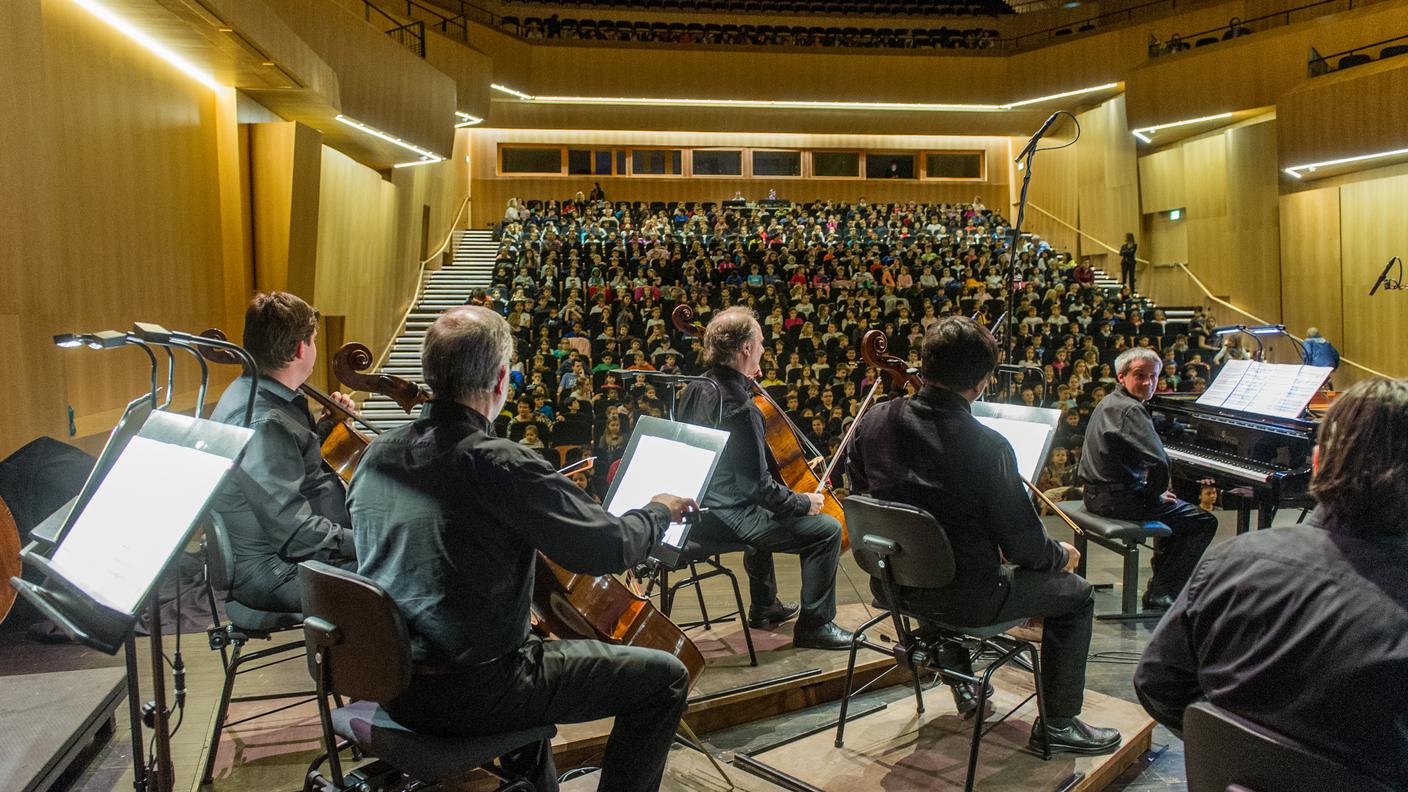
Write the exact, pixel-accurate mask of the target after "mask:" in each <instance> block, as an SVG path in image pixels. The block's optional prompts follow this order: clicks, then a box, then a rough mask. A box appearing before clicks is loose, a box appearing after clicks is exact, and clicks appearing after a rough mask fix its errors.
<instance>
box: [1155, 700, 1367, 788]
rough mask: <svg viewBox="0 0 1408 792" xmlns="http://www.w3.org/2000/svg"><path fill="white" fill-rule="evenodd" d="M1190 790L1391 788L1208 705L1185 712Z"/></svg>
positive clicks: (1198, 704) (1186, 757) (1192, 707)
mask: <svg viewBox="0 0 1408 792" xmlns="http://www.w3.org/2000/svg"><path fill="white" fill-rule="evenodd" d="M1183 743H1184V750H1185V753H1186V756H1185V759H1186V762H1187V766H1188V792H1299V791H1300V790H1306V789H1313V790H1315V792H1389V790H1390V789H1391V787H1389V786H1388V785H1387V784H1384V783H1382V782H1380V781H1378V780H1376V779H1373V778H1370V777H1369V776H1366V775H1364V774H1362V773H1360V772H1358V771H1356V770H1353V769H1350V768H1349V767H1346V766H1345V765H1343V764H1341V763H1340V762H1338V761H1336V760H1334V759H1331V758H1329V757H1326V756H1323V755H1321V754H1319V753H1317V752H1316V751H1314V750H1312V749H1310V748H1307V747H1306V746H1303V745H1300V744H1298V743H1296V742H1294V741H1292V740H1289V739H1287V738H1285V737H1283V736H1281V735H1279V734H1276V733H1275V732H1273V731H1271V730H1270V729H1266V728H1263V727H1261V726H1258V725H1256V724H1254V723H1251V722H1250V721H1247V720H1245V719H1244V718H1240V717H1238V716H1236V715H1233V714H1232V713H1230V712H1228V711H1226V710H1224V709H1221V708H1219V707H1217V706H1215V705H1213V704H1209V703H1207V702H1199V703H1197V704H1194V705H1192V706H1190V707H1189V708H1188V709H1187V710H1185V711H1184V714H1183Z"/></svg>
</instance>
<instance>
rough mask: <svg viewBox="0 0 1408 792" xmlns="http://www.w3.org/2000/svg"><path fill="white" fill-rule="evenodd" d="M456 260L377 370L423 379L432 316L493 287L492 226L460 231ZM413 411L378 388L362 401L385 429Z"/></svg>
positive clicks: (433, 282)
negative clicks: (422, 364)
mask: <svg viewBox="0 0 1408 792" xmlns="http://www.w3.org/2000/svg"><path fill="white" fill-rule="evenodd" d="M454 250H455V255H454V260H453V261H452V262H451V263H450V264H448V265H447V266H445V267H442V268H441V269H438V270H436V271H434V272H432V273H430V275H429V277H428V278H427V279H426V282H425V286H424V288H423V289H422V290H421V293H420V296H419V298H418V299H417V300H416V304H415V307H414V308H412V309H411V312H410V313H409V314H407V316H406V324H405V326H404V327H402V328H401V334H400V335H399V336H397V337H396V340H395V341H394V342H392V345H391V354H390V355H389V356H388V357H387V359H386V362H385V363H384V364H383V365H382V367H381V368H380V369H378V370H377V371H378V372H379V373H381V374H394V375H396V376H398V377H402V378H404V379H408V380H411V381H412V382H422V381H423V377H422V376H421V370H420V350H421V344H422V342H423V341H424V339H425V331H426V330H428V329H429V328H430V324H431V322H434V321H435V319H436V318H437V317H438V316H440V314H442V313H444V312H445V311H446V310H448V309H450V308H455V307H457V306H460V305H464V304H465V303H467V302H469V298H470V295H472V294H473V293H474V291H475V290H476V289H487V288H489V286H490V282H491V280H492V278H493V275H494V257H495V256H496V255H497V254H498V250H499V245H498V243H497V242H495V241H494V238H493V234H492V232H490V231H487V230H483V231H481V230H470V231H460V232H458V233H457V234H456V235H455V246H454ZM415 412H417V411H416V410H413V411H412V414H411V415H407V414H406V412H405V411H404V410H402V409H401V408H400V406H399V405H397V404H396V403H395V402H393V401H392V400H391V399H389V398H387V397H385V396H381V395H378V394H373V395H372V396H370V397H368V398H367V400H366V401H365V402H364V403H363V404H362V415H364V416H365V417H366V418H367V420H369V421H371V422H372V423H374V424H376V425H377V426H378V427H380V428H383V429H391V428H394V427H397V426H400V425H401V424H404V423H407V422H409V421H411V420H413V419H414V418H415Z"/></svg>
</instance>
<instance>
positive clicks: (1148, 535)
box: [1057, 501, 1173, 621]
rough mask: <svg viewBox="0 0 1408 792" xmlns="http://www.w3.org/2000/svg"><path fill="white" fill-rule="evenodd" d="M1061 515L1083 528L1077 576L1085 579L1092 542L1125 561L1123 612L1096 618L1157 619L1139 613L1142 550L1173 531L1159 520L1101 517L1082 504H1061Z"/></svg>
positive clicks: (1078, 537) (1078, 540)
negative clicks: (1140, 555) (1147, 542)
mask: <svg viewBox="0 0 1408 792" xmlns="http://www.w3.org/2000/svg"><path fill="white" fill-rule="evenodd" d="M1057 506H1058V507H1060V509H1061V511H1062V513H1064V514H1065V515H1066V516H1067V517H1070V518H1071V522H1073V523H1075V524H1076V525H1077V526H1079V527H1080V529H1081V532H1080V533H1077V534H1076V536H1075V546H1076V549H1077V550H1079V551H1080V563H1079V565H1078V566H1077V567H1076V574H1078V575H1080V576H1081V577H1085V566H1086V563H1087V560H1088V559H1089V552H1088V550H1087V548H1088V547H1089V543H1090V542H1094V543H1095V544H1097V545H1100V546H1101V547H1103V548H1105V549H1106V550H1110V551H1113V552H1115V553H1118V554H1119V555H1120V557H1121V558H1122V559H1124V582H1123V584H1122V588H1121V590H1120V612H1119V613H1112V614H1101V615H1099V616H1097V617H1096V618H1098V619H1100V620H1102V621H1128V620H1137V619H1157V618H1159V617H1160V616H1162V614H1160V613H1141V612H1140V611H1139V546H1140V545H1141V544H1142V543H1144V542H1145V541H1146V540H1149V539H1157V538H1159V537H1162V536H1168V535H1170V534H1172V533H1173V531H1172V530H1171V529H1170V528H1169V527H1168V526H1167V525H1165V524H1163V523H1161V522H1158V521H1157V520H1117V519H1115V518H1113V517H1102V516H1100V515H1098V514H1092V513H1091V512H1088V511H1086V509H1085V504H1084V503H1081V502H1080V501H1074V502H1071V501H1067V502H1065V503H1058V504H1057Z"/></svg>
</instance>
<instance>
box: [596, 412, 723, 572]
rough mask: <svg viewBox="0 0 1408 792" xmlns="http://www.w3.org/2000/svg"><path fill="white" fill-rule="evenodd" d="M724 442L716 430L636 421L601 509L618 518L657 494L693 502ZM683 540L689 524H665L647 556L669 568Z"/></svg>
mask: <svg viewBox="0 0 1408 792" xmlns="http://www.w3.org/2000/svg"><path fill="white" fill-rule="evenodd" d="M727 443H728V432H725V431H723V430H721V429H710V428H708V427H705V426H695V425H693V424H687V423H680V422H679V421H666V420H664V419H662V418H656V417H654V416H650V415H646V416H642V417H641V418H640V420H638V421H636V427H635V430H634V431H632V432H631V439H630V442H629V443H627V444H626V451H625V453H624V454H622V456H621V463H620V465H619V466H618V467H617V469H616V477H615V478H613V479H612V480H611V488H610V489H609V490H607V492H606V499H605V500H604V501H602V503H603V504H604V508H605V509H606V511H607V512H608V513H610V514H612V515H615V516H617V517H620V516H621V515H623V514H625V513H626V512H628V511H630V510H631V509H639V508H640V507H642V506H644V505H646V504H647V503H649V502H650V499H651V498H653V497H655V496H656V495H658V494H660V493H662V492H668V493H670V494H672V495H679V496H680V497H684V498H693V499H695V500H696V501H698V500H699V499H700V498H702V497H704V492H705V491H706V490H707V489H708V488H709V481H710V480H711V479H713V477H714V471H715V470H716V469H717V468H718V466H719V457H720V456H721V455H722V454H723V451H724V446H725V445H727ZM688 540H689V522H688V521H685V522H679V523H671V524H670V526H669V527H668V528H667V529H666V530H665V532H664V534H662V535H661V537H660V541H659V542H658V543H657V544H656V545H655V547H654V548H653V549H652V550H651V551H650V556H651V558H652V559H654V560H655V561H657V562H659V563H661V564H664V565H666V566H674V565H675V564H677V563H679V560H680V551H682V550H683V549H684V546H685V542H687V541H688Z"/></svg>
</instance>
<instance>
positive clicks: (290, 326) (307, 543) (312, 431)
mask: <svg viewBox="0 0 1408 792" xmlns="http://www.w3.org/2000/svg"><path fill="white" fill-rule="evenodd" d="M317 331H318V311H317V309H316V308H314V307H313V306H311V305H309V304H308V303H306V302H304V301H303V300H302V299H300V298H298V297H297V296H295V295H292V294H289V293H287V292H273V293H271V294H257V295H255V296H254V299H253V300H251V301H250V303H249V306H248V307H247V308H246V309H245V316H244V346H245V349H246V350H248V351H249V353H250V355H251V356H252V357H253V358H254V362H255V365H257V366H258V368H259V391H258V393H256V394H255V396H254V419H253V422H252V423H251V424H250V428H251V429H253V430H254V436H253V437H252V438H251V439H250V441H249V445H248V446H247V447H246V448H245V451H244V454H243V455H242V456H241V457H240V462H239V465H238V466H237V467H236V468H235V470H234V472H233V473H232V474H231V477H230V482H229V483H228V484H226V485H225V487H223V488H222V489H221V491H220V493H219V494H218V495H217V497H216V500H215V510H216V511H217V512H219V514H220V516H221V517H222V518H223V519H224V522H225V530H226V532H227V533H228V534H229V537H230V549H231V550H232V551H233V554H234V561H235V575H234V579H233V581H232V586H231V590H230V597H231V598H232V599H233V600H235V601H236V602H238V603H240V604H242V605H245V606H246V607H250V608H258V609H259V610H267V611H275V612H280V613H297V612H298V611H299V610H302V606H301V605H300V604H299V600H298V564H299V562H302V561H322V562H324V563H328V564H334V565H337V566H342V567H346V568H352V567H353V566H355V563H356V556H355V555H354V553H353V543H352V523H351V520H350V519H349V518H348V516H347V504H346V499H347V488H346V487H345V486H344V485H343V483H342V478H341V477H340V476H338V475H337V473H336V472H334V471H333V469H332V468H331V467H329V466H328V464H327V463H326V462H324V461H323V457H322V443H323V439H324V438H325V437H326V436H327V433H328V431H329V430H330V429H331V428H332V427H333V425H334V423H335V421H333V420H332V419H331V415H330V413H329V412H328V411H326V410H324V411H323V414H322V417H321V418H320V419H319V420H318V421H316V422H315V421H314V420H313V415H312V413H311V412H309V410H308V399H307V398H306V397H305V396H304V395H303V394H302V393H300V392H299V390H298V389H299V387H300V386H301V385H303V383H305V382H306V381H307V380H308V375H309V374H311V373H312V371H313V365H314V363H315V362H316V361H317V357H318V348H317V346H316V345H315V342H316V340H317ZM253 382H254V381H253V380H251V379H250V378H249V377H240V378H239V379H237V380H235V381H234V382H232V383H230V386H229V387H228V388H226V389H225V392H224V393H223V394H222V395H221V396H220V401H219V402H218V403H217V404H216V405H215V410H214V411H213V412H212V413H211V416H210V417H211V419H213V420H216V421H220V422H222V423H228V424H243V423H244V415H245V405H246V403H247V401H248V399H249V389H250V387H252V386H253ZM331 396H332V398H333V400H334V401H336V402H338V403H339V404H341V405H342V406H344V407H346V408H349V409H350V408H352V407H353V404H352V400H351V399H349V398H347V397H346V396H344V395H343V394H341V393H333V394H331Z"/></svg>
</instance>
